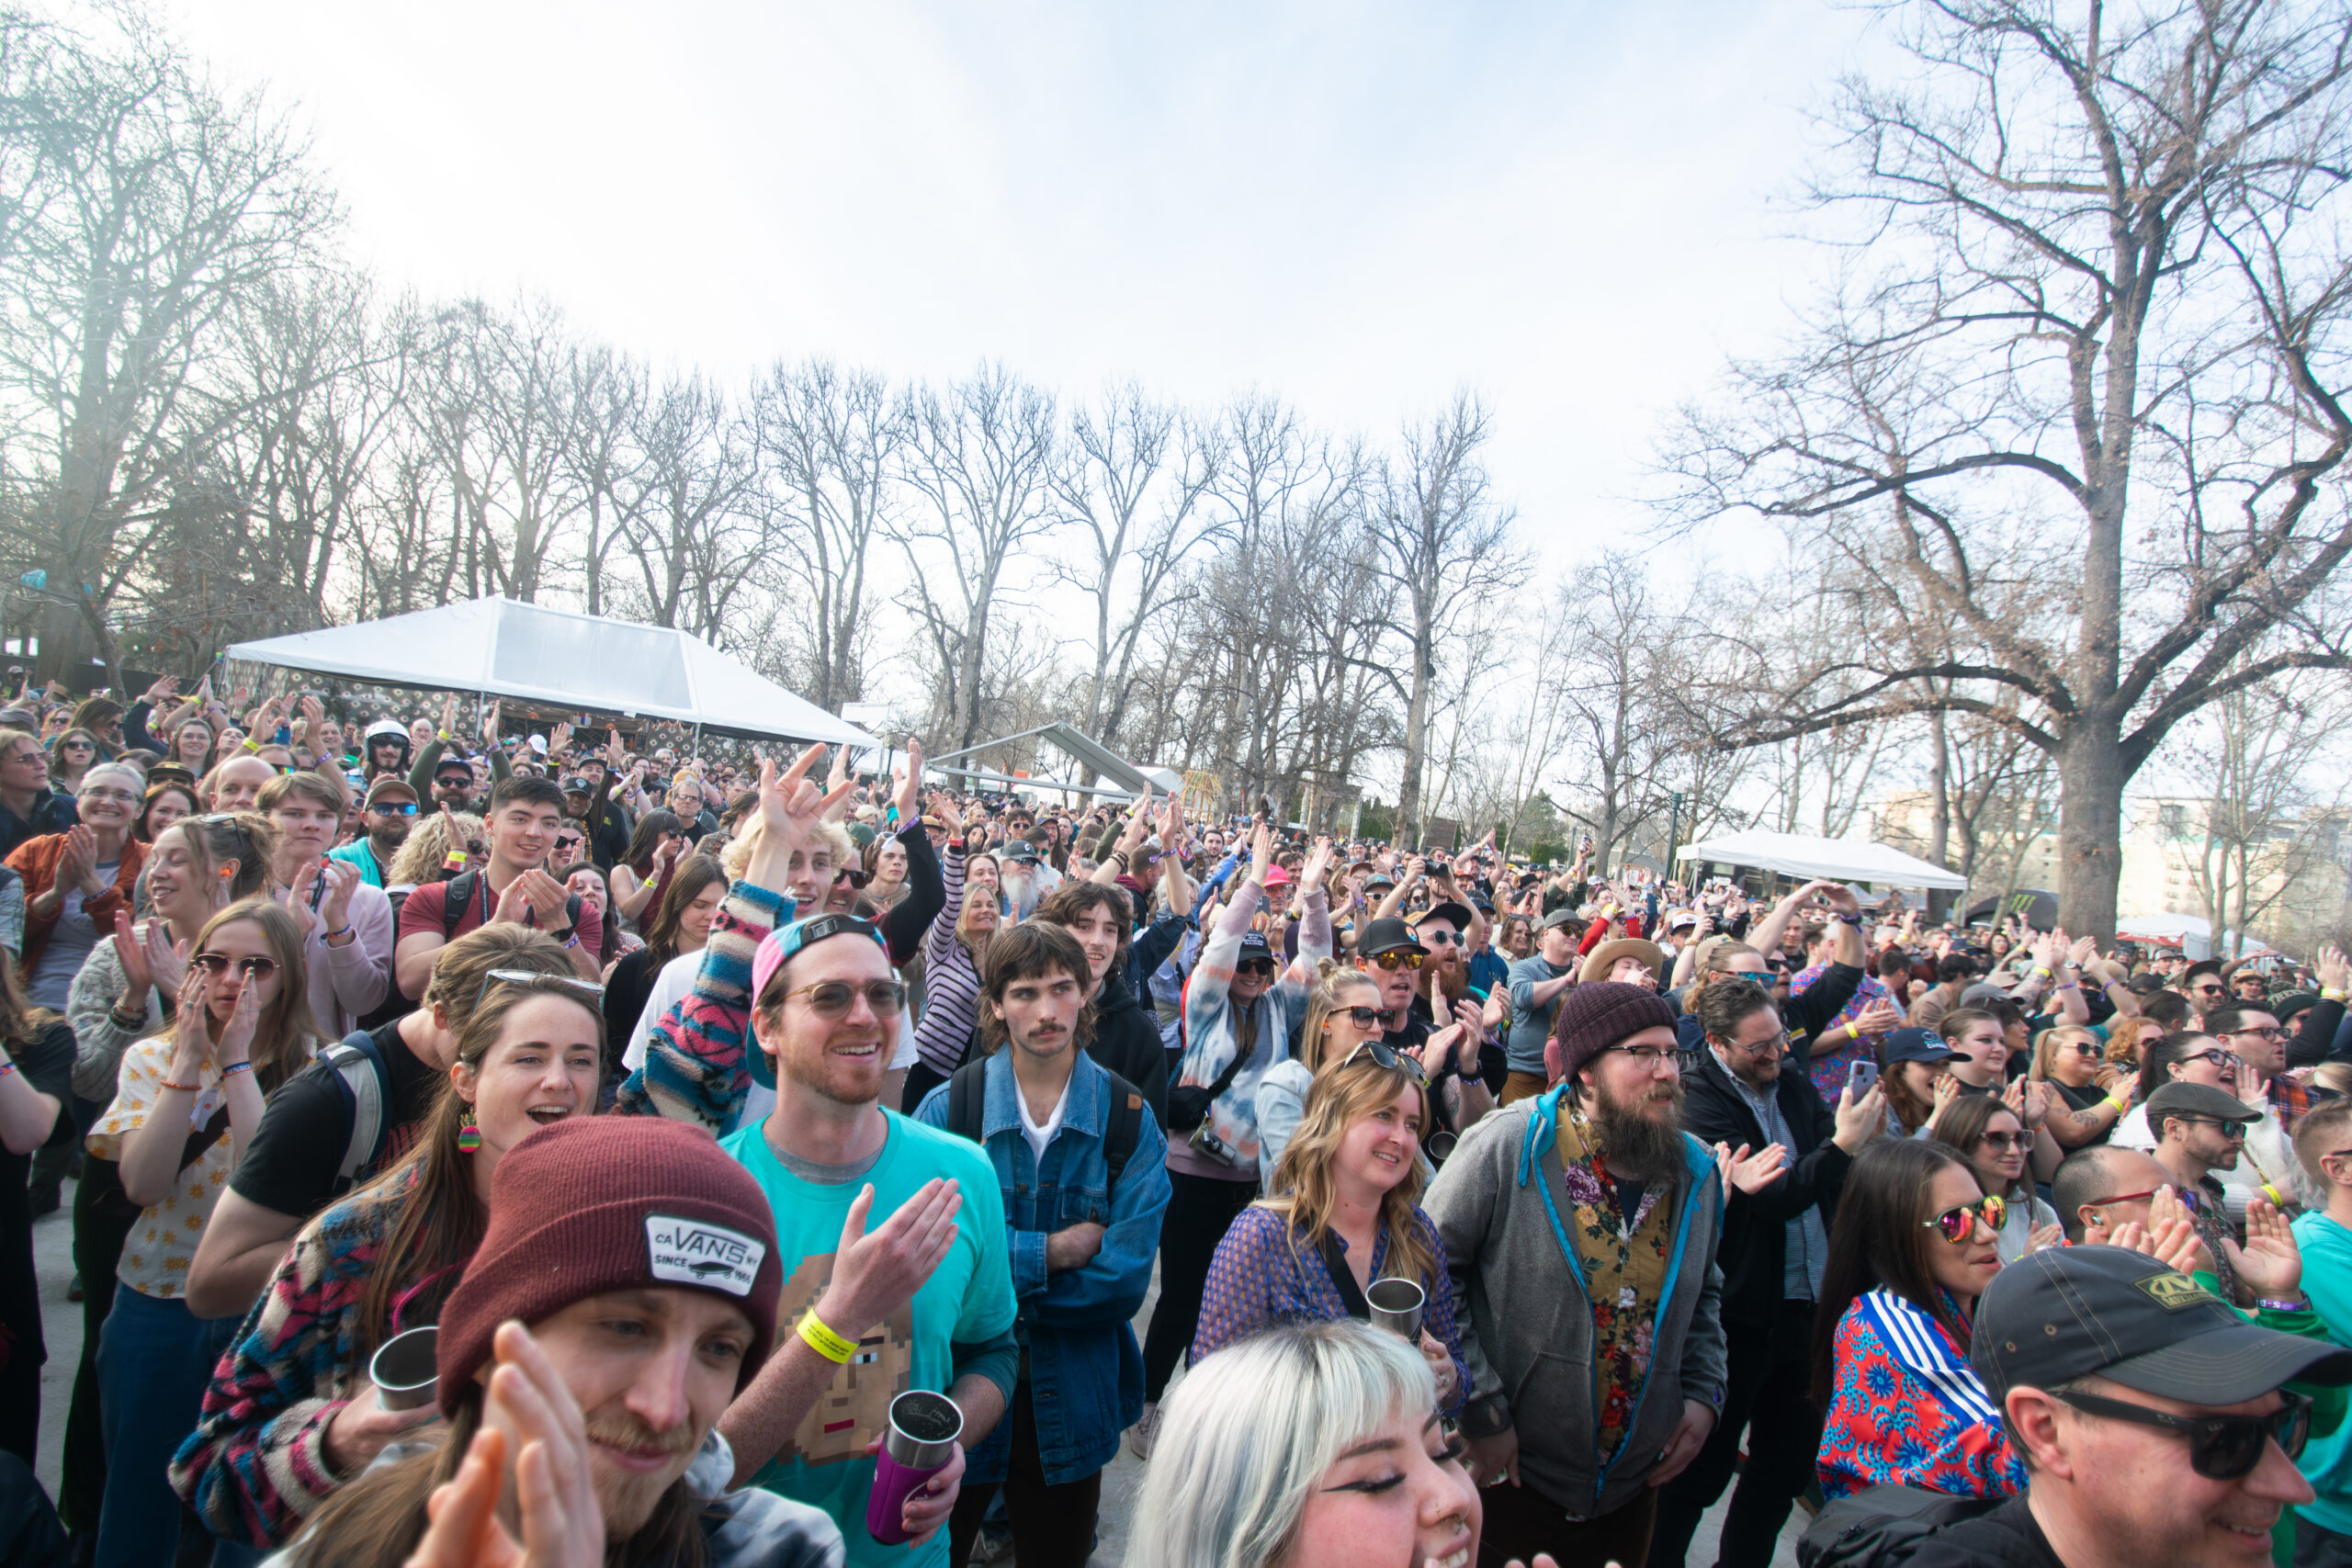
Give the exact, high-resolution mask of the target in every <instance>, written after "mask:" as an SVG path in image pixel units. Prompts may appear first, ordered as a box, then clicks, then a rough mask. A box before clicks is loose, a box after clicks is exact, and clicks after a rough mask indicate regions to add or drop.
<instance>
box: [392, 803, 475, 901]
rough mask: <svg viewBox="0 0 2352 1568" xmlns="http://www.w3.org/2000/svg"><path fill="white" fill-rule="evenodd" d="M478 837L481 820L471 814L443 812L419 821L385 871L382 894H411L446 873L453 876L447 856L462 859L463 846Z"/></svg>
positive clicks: (453, 870)
mask: <svg viewBox="0 0 2352 1568" xmlns="http://www.w3.org/2000/svg"><path fill="white" fill-rule="evenodd" d="M480 838H481V818H479V817H476V816H474V815H473V814H472V813H471V812H467V811H448V810H442V811H435V812H434V813H433V814H432V815H431V816H429V817H420V818H417V823H416V826H415V827H413V828H412V829H409V835H408V837H407V838H406V839H405V840H402V841H401V847H400V852H398V853H397V854H395V855H393V856H392V863H391V864H390V865H388V866H386V867H385V868H384V891H385V892H386V893H388V894H390V893H401V894H406V893H412V892H414V891H415V890H416V889H417V888H418V887H421V886H424V884H425V883H428V882H439V881H441V880H442V879H443V877H444V875H445V874H447V875H450V876H454V875H456V874H457V872H456V869H455V868H453V867H451V866H450V865H449V863H448V862H449V857H450V856H451V855H456V856H457V857H458V859H460V860H463V859H464V858H465V855H466V845H467V844H468V843H469V841H471V840H477V839H480Z"/></svg>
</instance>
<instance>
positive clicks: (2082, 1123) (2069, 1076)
mask: <svg viewBox="0 0 2352 1568" xmlns="http://www.w3.org/2000/svg"><path fill="white" fill-rule="evenodd" d="M2106 1055H2107V1046H2106V1043H2104V1042H2103V1041H2101V1040H2100V1039H2099V1037H2098V1031H2097V1030H2095V1029H2093V1028H2091V1027H2090V1025H2088V1024H2086V1023H2061V1024H2058V1025H2055V1026H2054V1027H2052V1028H2049V1029H2045V1030H2043V1031H2042V1032H2041V1034H2040V1035H2039V1036H2037V1037H2036V1038H2035V1040H2034V1043H2033V1066H2032V1068H2031V1070H2030V1071H2029V1072H2028V1074H2027V1075H2026V1076H2027V1077H2030V1078H2032V1079H2033V1080H2035V1081H2036V1082H2040V1083H2046V1084H2048V1085H2049V1086H2050V1087H2051V1088H2052V1089H2056V1090H2057V1091H2058V1098H2059V1099H2060V1100H2064V1101H2065V1104H2064V1105H2063V1106H2059V1105H2053V1106H2052V1107H2051V1108H2050V1114H2049V1116H2048V1117H2046V1118H2045V1119H2044V1122H2043V1124H2044V1125H2045V1126H2047V1127H2048V1128H2049V1129H2050V1135H2051V1136H2052V1138H2054V1139H2056V1140H2057V1141H2058V1146H2059V1147H2060V1148H2062V1149H2079V1148H2081V1147H2083V1146H2084V1145H2088V1144H2102V1143H2105V1142H2106V1141H2107V1135H2108V1134H2109V1133H2112V1132H2113V1131H2115V1124H2116V1122H2120V1121H2121V1120H2122V1118H2123V1113H2124V1111H2128V1110H2130V1109H2131V1085H2130V1083H2129V1081H2128V1080H2124V1081H2117V1080H2119V1079H2120V1074H2118V1073H2115V1072H2112V1071H2109V1070H2108V1069H2107V1066H2106ZM2101 1077H2107V1078H2108V1079H2109V1083H2101V1082H2100V1081H2099V1079H2100V1078H2101ZM2110 1084H2111V1085H2112V1088H2111V1089H2110V1087H2109V1086H2110ZM1988 1190H1989V1189H1988Z"/></svg>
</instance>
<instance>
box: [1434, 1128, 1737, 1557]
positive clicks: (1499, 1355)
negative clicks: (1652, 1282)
mask: <svg viewBox="0 0 2352 1568" xmlns="http://www.w3.org/2000/svg"><path fill="white" fill-rule="evenodd" d="M1559 1100H1560V1090H1559V1089H1556V1088H1555V1089H1553V1090H1552V1091H1551V1092H1550V1093H1549V1094H1546V1095H1544V1096H1543V1097H1541V1098H1540V1099H1536V1100H1521V1101H1519V1102H1518V1103H1517V1104H1515V1105H1512V1106H1510V1107H1507V1108H1506V1109H1504V1110H1501V1111H1496V1112H1495V1113H1493V1114H1492V1115H1490V1116H1487V1117H1486V1118H1485V1119H1484V1120H1482V1121H1480V1122H1478V1123H1477V1124H1476V1126H1474V1127H1472V1128H1471V1129H1470V1130H1469V1131H1468V1132H1467V1133H1465V1134H1463V1136H1462V1143H1461V1145H1460V1146H1459V1147H1457V1148H1456V1149H1455V1150H1454V1151H1453V1157H1452V1158H1450V1159H1448V1160H1447V1161H1446V1162H1445V1167H1444V1168H1443V1169H1442V1170H1441V1171H1439V1173H1438V1178H1437V1181H1436V1183H1435V1184H1434V1185H1433V1186H1432V1187H1430V1191H1429V1196H1428V1197H1426V1198H1425V1199H1423V1200H1422V1207H1423V1208H1424V1209H1425V1210H1426V1211H1427V1212H1428V1213H1429V1216H1430V1219H1431V1220H1432V1221H1434V1222H1435V1223H1436V1224H1437V1229H1438V1234H1439V1235H1440V1236H1442V1238H1443V1239H1444V1242H1445V1256H1446V1258H1447V1261H1448V1265H1449V1267H1450V1269H1451V1271H1452V1274H1453V1311H1454V1321H1455V1323H1456V1324H1458V1325H1460V1328H1461V1333H1462V1358H1463V1360H1464V1363H1465V1364H1466V1365H1467V1366H1468V1367H1469V1369H1470V1403H1469V1406H1468V1409H1467V1410H1466V1412H1465V1413H1464V1416H1463V1422H1462V1427H1463V1430H1464V1432H1466V1433H1468V1434H1469V1435H1470V1436H1472V1437H1489V1436H1492V1435H1494V1434H1495V1433H1498V1432H1500V1431H1502V1430H1504V1429H1505V1428H1509V1427H1515V1428H1516V1429H1517V1431H1518V1434H1519V1461H1520V1473H1521V1478H1522V1480H1523V1481H1524V1483H1526V1484H1527V1485H1530V1486H1532V1487H1533V1488H1534V1489H1535V1490H1536V1491H1538V1492H1540V1493H1542V1494H1543V1495H1544V1496H1546V1497H1548V1498H1550V1499H1552V1500H1553V1501H1554V1502H1555V1503H1557V1504H1558V1505H1559V1506H1561V1507H1563V1508H1565V1509H1566V1510H1567V1511H1568V1514H1569V1517H1572V1518H1579V1519H1586V1518H1599V1517H1600V1516H1602V1515H1604V1514H1608V1513H1612V1512H1614V1511H1615V1510H1616V1509H1618V1508H1621V1507H1623V1506H1625V1505H1626V1504H1627V1503H1629V1502H1631V1501H1633V1500H1634V1498H1635V1497H1637V1496H1638V1495H1640V1493H1641V1491H1642V1488H1643V1487H1644V1486H1645V1485H1646V1484H1647V1483H1648V1480H1649V1474H1650V1472H1651V1471H1652V1469H1654V1468H1655V1467H1656V1465H1657V1456H1658V1453H1659V1451H1660V1450H1663V1449H1664V1448H1665V1447H1666V1445H1667V1440H1668V1438H1669V1437H1671V1436H1672V1434H1673V1431H1674V1428H1675V1427H1676V1425H1677V1424H1678V1423H1679V1422H1680V1421H1681V1419H1682V1402H1683V1401H1684V1400H1686V1399H1695V1400H1697V1401H1699V1402H1700V1403H1702V1404H1712V1405H1713V1406H1715V1408H1716V1409H1717V1410H1719V1411H1720V1410H1721V1409H1722V1407H1723V1402H1724V1332H1723V1324H1722V1322H1721V1320H1720V1318H1719V1315H1718V1311H1717V1300H1718V1297H1719V1296H1720V1294H1721V1292H1722V1289H1723V1275H1722V1273H1721V1271H1720V1270H1718V1269H1716V1267H1715V1242H1716V1238H1717V1235H1718V1234H1719V1233H1720V1231H1721V1228H1722V1224H1723V1197H1722V1193H1723V1184H1722V1182H1721V1181H1720V1179H1718V1178H1717V1177H1716V1174H1715V1162H1714V1157H1713V1155H1712V1154H1711V1153H1710V1152H1709V1151H1708V1150H1707V1149H1706V1148H1705V1147H1704V1146H1703V1145H1701V1144H1700V1143H1699V1141H1698V1140H1697V1139H1695V1138H1692V1137H1691V1136H1689V1135H1688V1134H1685V1135H1684V1138H1683V1143H1684V1145H1685V1152H1686V1153H1687V1154H1688V1155H1689V1156H1690V1171H1689V1174H1688V1176H1687V1178H1686V1179H1685V1180H1684V1182H1683V1185H1682V1190H1681V1191H1680V1192H1679V1194H1677V1196H1676V1198H1675V1201H1676V1202H1678V1203H1679V1205H1680V1215H1679V1219H1678V1220H1677V1222H1676V1224H1675V1229H1674V1243H1673V1247H1674V1249H1673V1252H1672V1253H1671V1255H1670V1256H1669V1257H1668V1264H1667V1277H1666V1286H1665V1292H1664V1295H1663V1296H1662V1298H1661V1299H1660V1301H1659V1303H1658V1315H1657V1335H1656V1339H1655V1342H1654V1346H1653V1349H1652V1352H1651V1356H1650V1370H1649V1374H1648V1376H1647V1377H1646V1378H1645V1379H1644V1381H1643V1383H1642V1386H1641V1388H1640V1390H1639V1391H1638V1392H1637V1393H1636V1396H1635V1400H1634V1415H1633V1420H1632V1424H1631V1426H1630V1427H1629V1428H1628V1430H1627V1432H1626V1434H1625V1440H1624V1443H1623V1447H1622V1448H1621V1449H1620V1450H1618V1457H1617V1458H1615V1459H1612V1460H1611V1461H1609V1462H1608V1463H1606V1464H1604V1463H1601V1462H1600V1458H1599V1456H1598V1454H1596V1452H1595V1451H1594V1450H1595V1448H1596V1446H1597V1444H1596V1436H1595V1434H1596V1432H1597V1429H1598V1425H1599V1423H1598V1422H1597V1421H1596V1419H1595V1413H1594V1409H1593V1395H1594V1391H1595V1386H1596V1379H1597V1373H1596V1371H1595V1369H1594V1366H1593V1352H1592V1309H1591V1305H1590V1303H1589V1301H1588V1299H1587V1297H1586V1294H1585V1286H1584V1280H1583V1277H1582V1273H1581V1270H1580V1269H1579V1267H1578V1264H1577V1259H1576V1254H1575V1251H1574V1248H1573V1247H1572V1246H1571V1244H1570V1242H1569V1239H1568V1234H1567V1232H1566V1229H1565V1228H1564V1227H1565V1225H1566V1224H1574V1223H1575V1216H1574V1212H1573V1210H1571V1209H1570V1208H1569V1207H1568V1203H1567V1200H1566V1196H1565V1192H1564V1186H1565V1182H1566V1174H1565V1173H1564V1172H1563V1171H1562V1170H1561V1168H1560V1157H1559V1155H1558V1153H1557V1152H1556V1150H1555V1145H1554V1132H1555V1119H1556V1118H1557V1117H1558V1115H1559Z"/></svg>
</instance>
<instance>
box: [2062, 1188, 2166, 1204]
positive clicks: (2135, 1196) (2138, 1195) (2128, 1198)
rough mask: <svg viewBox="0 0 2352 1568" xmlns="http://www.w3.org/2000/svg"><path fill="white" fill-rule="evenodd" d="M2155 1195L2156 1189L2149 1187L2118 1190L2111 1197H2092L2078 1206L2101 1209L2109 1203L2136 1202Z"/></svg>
mask: <svg viewBox="0 0 2352 1568" xmlns="http://www.w3.org/2000/svg"><path fill="white" fill-rule="evenodd" d="M2155 1195H2156V1189H2154V1188H2153V1187H2151V1188H2149V1189H2148V1190H2146V1191H2144V1192H2118V1193H2117V1194H2116V1195H2115V1196H2114V1197H2112V1198H2094V1199H2092V1200H2091V1201H2089V1202H2087V1203H2083V1204H2080V1205H2078V1207H2080V1208H2084V1209H2103V1208H2105V1207H2107V1205H2109V1203H2136V1202H2138V1201H2140V1200H2141V1199H2143V1198H2153V1197H2154V1196H2155Z"/></svg>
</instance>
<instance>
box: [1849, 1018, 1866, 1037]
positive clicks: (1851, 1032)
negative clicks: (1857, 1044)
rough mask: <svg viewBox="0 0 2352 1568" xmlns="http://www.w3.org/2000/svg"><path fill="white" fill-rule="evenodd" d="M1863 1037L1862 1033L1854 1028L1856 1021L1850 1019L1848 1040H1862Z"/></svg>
mask: <svg viewBox="0 0 2352 1568" xmlns="http://www.w3.org/2000/svg"><path fill="white" fill-rule="evenodd" d="M1861 1037H1862V1032H1861V1031H1860V1030H1859V1029H1856V1028H1855V1027H1854V1021H1853V1020H1852V1019H1850V1018H1849V1019H1848V1020H1847V1021H1846V1038H1847V1039H1849V1040H1860V1038H1861Z"/></svg>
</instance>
